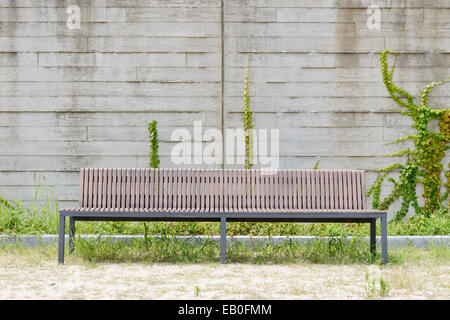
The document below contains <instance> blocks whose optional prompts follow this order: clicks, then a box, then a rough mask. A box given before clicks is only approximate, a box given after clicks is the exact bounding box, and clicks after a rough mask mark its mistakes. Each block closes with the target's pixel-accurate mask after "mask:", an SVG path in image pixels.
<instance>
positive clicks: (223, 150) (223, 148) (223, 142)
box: [220, 0, 225, 169]
mask: <svg viewBox="0 0 450 320" xmlns="http://www.w3.org/2000/svg"><path fill="white" fill-rule="evenodd" d="M224 1H225V0H220V24H221V32H220V40H221V46H220V47H221V68H220V76H221V80H220V83H221V107H222V169H224V168H225V39H224V36H225V23H224Z"/></svg>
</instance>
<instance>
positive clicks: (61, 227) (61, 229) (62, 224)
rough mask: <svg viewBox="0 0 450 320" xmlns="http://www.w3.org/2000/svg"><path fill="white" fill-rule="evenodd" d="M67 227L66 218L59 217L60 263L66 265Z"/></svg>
mask: <svg viewBox="0 0 450 320" xmlns="http://www.w3.org/2000/svg"><path fill="white" fill-rule="evenodd" d="M65 225H66V216H64V215H62V214H60V215H59V236H58V263H59V264H64V237H65V236H66V235H65V234H64V227H65Z"/></svg>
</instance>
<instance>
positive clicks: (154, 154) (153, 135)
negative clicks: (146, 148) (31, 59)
mask: <svg viewBox="0 0 450 320" xmlns="http://www.w3.org/2000/svg"><path fill="white" fill-rule="evenodd" d="M156 124H157V122H156V120H153V121H152V122H150V123H149V124H148V137H149V141H150V152H149V153H148V156H149V166H150V168H159V163H160V161H159V156H158V150H159V145H158V129H157V128H156Z"/></svg>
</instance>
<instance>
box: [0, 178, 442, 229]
mask: <svg viewBox="0 0 450 320" xmlns="http://www.w3.org/2000/svg"><path fill="white" fill-rule="evenodd" d="M41 191H43V192H44V197H40V196H39V194H40V193H41ZM52 195H53V190H51V189H48V188H45V187H44V186H38V187H37V189H36V192H35V197H34V201H32V202H31V203H29V204H28V205H26V204H25V203H24V202H23V201H6V200H4V199H2V198H0V234H9V235H25V234H27V235H33V234H57V233H58V206H57V202H56V201H54V200H52ZM67 231H68V230H66V232H67ZM377 232H378V234H379V232H380V226H379V225H378V226H377ZM77 233H78V234H102V235H114V234H128V235H138V234H144V233H147V234H152V235H218V234H220V225H219V224H218V223H213V222H149V223H142V222H139V223H138V222H82V223H78V224H77ZM227 234H228V235H231V236H233V235H249V236H273V235H280V236H303V235H310V236H338V235H342V236H355V237H362V236H367V235H368V234H369V225H368V224H366V223H360V224H358V223H303V224H299V223H263V222H231V223H228V224H227ZM388 234H389V235H448V234H450V212H448V211H445V210H441V211H440V212H437V213H435V214H433V215H431V216H430V217H425V216H423V215H416V216H413V217H411V218H409V219H406V220H405V221H391V222H390V223H389V224H388Z"/></svg>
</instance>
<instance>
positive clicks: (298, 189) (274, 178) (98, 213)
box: [60, 168, 387, 262]
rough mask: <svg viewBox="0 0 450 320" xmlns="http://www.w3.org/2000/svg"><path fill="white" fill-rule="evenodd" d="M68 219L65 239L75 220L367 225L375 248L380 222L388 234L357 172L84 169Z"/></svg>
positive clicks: (383, 216)
mask: <svg viewBox="0 0 450 320" xmlns="http://www.w3.org/2000/svg"><path fill="white" fill-rule="evenodd" d="M283 214H288V216H283ZM307 215H308V216H307ZM66 216H69V217H70V218H71V220H70V221H71V227H70V231H71V232H70V234H71V237H70V239H72V236H73V234H74V223H75V221H76V220H79V221H80V220H88V219H89V220H95V219H98V220H121V219H122V220H124V219H125V220H133V219H136V220H145V219H148V220H158V219H159V220H170V219H174V220H183V219H184V220H186V219H188V220H196V219H198V220H204V219H208V218H211V220H213V221H216V219H220V221H221V222H222V224H225V221H226V219H229V220H230V221H239V220H242V221H250V220H251V219H254V221H274V222H276V221H293V222H298V221H314V217H317V221H326V220H327V219H329V220H330V221H331V222H336V221H353V222H370V223H371V248H372V249H373V246H374V237H375V235H374V232H375V226H374V223H375V221H376V219H377V218H380V219H381V221H382V233H383V234H382V236H385V235H386V232H385V231H386V226H385V224H386V212H383V211H378V210H371V209H367V199H366V181H365V174H364V171H362V170H298V169H279V170H276V171H272V172H270V171H264V170H260V169H251V170H246V169H134V168H131V169H128V168H125V169H111V168H109V169H99V168H85V169H81V170H80V197H79V205H78V207H76V208H67V209H62V210H60V218H62V221H63V220H64V217H66ZM302 219H303V220H302ZM60 223H62V222H61V221H60ZM61 228H62V231H61ZM61 233H62V234H63V233H64V228H63V226H62V225H61V224H60V235H61ZM383 239H384V238H383ZM60 241H63V239H62V240H61V236H60ZM69 243H70V244H71V242H69ZM383 243H384V242H383ZM62 245H63V244H62ZM384 247H386V248H387V243H386V246H384V245H383V248H384ZM386 250H387V249H386ZM386 250H384V249H383V261H384V262H386V261H387V253H386ZM385 253H386V255H385ZM61 255H62V257H63V252H62V253H61V252H60V256H61ZM62 259H63V258H62ZM223 259H224V258H223ZM60 261H61V259H60Z"/></svg>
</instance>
